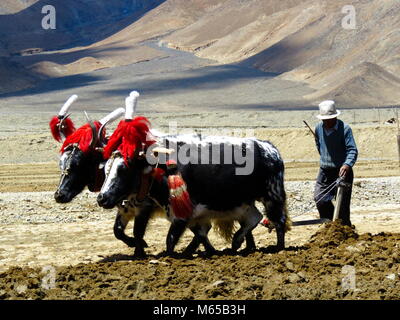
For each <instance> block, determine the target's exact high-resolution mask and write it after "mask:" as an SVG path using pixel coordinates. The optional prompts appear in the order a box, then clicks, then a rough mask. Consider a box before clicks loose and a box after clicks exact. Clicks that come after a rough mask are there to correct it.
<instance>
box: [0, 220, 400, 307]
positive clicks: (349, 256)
mask: <svg viewBox="0 0 400 320" xmlns="http://www.w3.org/2000/svg"><path fill="white" fill-rule="evenodd" d="M399 240H400V235H399V234H391V233H380V234H377V235H371V234H363V235H358V234H357V233H356V232H355V231H354V230H353V229H351V228H349V227H343V226H341V225H340V224H339V223H330V224H327V225H325V226H323V227H321V228H320V230H319V231H318V232H317V233H315V234H314V235H313V236H312V237H311V239H310V241H309V242H308V243H306V244H305V245H303V246H291V247H289V248H287V249H286V250H285V251H282V252H280V253H276V252H274V249H273V247H266V248H262V249H259V250H257V251H256V252H254V253H251V254H247V255H246V254H238V255H231V254H229V253H228V252H226V251H223V252H221V253H220V254H219V255H216V256H213V257H210V258H204V257H197V258H194V259H178V258H171V257H162V256H156V257H155V256H152V257H149V258H147V259H143V260H132V259H131V258H130V257H129V256H123V255H116V256H114V257H111V258H110V257H107V258H106V259H104V260H103V262H97V263H89V264H78V265H75V266H66V267H58V268H57V269H55V270H54V272H55V273H54V276H55V280H56V282H55V284H54V286H53V285H52V283H51V282H49V280H48V279H49V275H50V272H51V271H48V270H51V269H48V270H47V269H41V268H20V267H15V268H11V269H9V270H8V271H7V272H4V273H1V274H0V278H1V279H2V281H1V283H0V297H1V298H3V299H232V300H235V299H238V300H242V299H251V300H255V299H399V298H400V289H399V288H400V286H399V281H400V280H399V272H400V268H399V262H400V251H399V245H398V242H399ZM113 259H114V260H116V261H114V262H104V261H110V260H113ZM124 260H128V261H124ZM46 285H47V286H50V289H48V287H47V289H46Z"/></svg>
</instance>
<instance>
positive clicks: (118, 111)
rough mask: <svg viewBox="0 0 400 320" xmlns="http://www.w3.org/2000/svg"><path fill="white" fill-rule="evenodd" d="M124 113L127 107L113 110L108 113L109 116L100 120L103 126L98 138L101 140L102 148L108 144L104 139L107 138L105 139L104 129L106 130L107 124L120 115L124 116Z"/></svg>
mask: <svg viewBox="0 0 400 320" xmlns="http://www.w3.org/2000/svg"><path fill="white" fill-rule="evenodd" d="M124 113H125V109H124V108H122V107H121V108H118V109H116V110H114V111H113V112H111V113H110V114H108V115H107V116H105V117H104V118H103V119H101V120H100V123H101V127H100V129H99V133H98V135H97V139H98V141H99V142H100V144H101V146H102V148H104V147H105V146H106V144H107V141H103V140H105V139H103V131H104V129H105V127H106V125H108V124H109V123H111V122H113V121H115V120H116V119H118V118H119V117H120V116H122V115H123V114H124Z"/></svg>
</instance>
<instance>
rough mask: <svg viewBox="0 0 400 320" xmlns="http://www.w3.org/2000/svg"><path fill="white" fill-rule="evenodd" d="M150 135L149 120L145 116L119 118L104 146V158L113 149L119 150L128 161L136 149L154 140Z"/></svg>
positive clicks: (140, 148) (148, 144)
mask: <svg viewBox="0 0 400 320" xmlns="http://www.w3.org/2000/svg"><path fill="white" fill-rule="evenodd" d="M150 137H151V136H150V122H149V120H147V119H146V118H145V117H136V118H134V119H132V120H130V121H127V120H121V121H120V122H119V124H118V127H117V128H116V129H115V131H114V133H113V134H112V135H111V137H110V139H109V140H108V143H107V146H106V147H105V148H104V158H105V159H108V158H109V157H110V156H111V154H112V153H113V152H114V151H115V150H119V151H120V152H121V154H122V156H123V158H124V159H125V162H126V163H128V159H132V158H133V157H134V156H135V152H136V151H141V150H142V149H143V147H148V146H150V145H152V144H153V143H154V142H155V140H153V139H151V138H150Z"/></svg>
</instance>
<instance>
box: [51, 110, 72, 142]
mask: <svg viewBox="0 0 400 320" xmlns="http://www.w3.org/2000/svg"><path fill="white" fill-rule="evenodd" d="M60 121H61V119H60V118H58V117H57V116H54V117H53V118H51V120H50V123H49V126H50V131H51V134H52V136H53V138H54V139H55V140H56V141H58V142H61V136H60V128H59V125H60ZM63 132H64V135H65V136H66V137H68V136H69V135H71V134H72V133H74V132H75V126H74V123H73V122H72V120H71V119H70V118H66V119H65V120H64V122H63Z"/></svg>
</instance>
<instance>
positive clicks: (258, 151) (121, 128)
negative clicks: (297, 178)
mask: <svg viewBox="0 0 400 320" xmlns="http://www.w3.org/2000/svg"><path fill="white" fill-rule="evenodd" d="M137 96H138V94H137ZM137 96H136V98H137ZM132 105H134V104H132ZM127 112H128V111H127ZM133 113H134V111H131V112H130V113H129V115H128V116H126V119H125V120H123V121H121V122H120V124H119V125H118V127H117V129H116V130H115V131H114V133H113V135H112V136H111V138H110V140H109V142H108V144H107V146H106V148H105V152H104V156H105V158H108V159H109V160H108V161H107V163H106V168H105V172H106V179H105V182H104V184H103V187H102V189H101V191H100V193H99V195H98V198H97V200H98V203H99V205H100V206H102V207H104V208H112V207H114V206H116V205H119V204H120V203H121V201H123V199H128V201H125V203H124V204H123V205H121V206H120V208H119V218H118V217H117V219H119V220H120V224H119V227H120V228H121V229H124V228H125V226H126V224H127V223H128V221H129V220H130V219H132V218H135V225H134V237H135V242H136V251H135V255H144V246H145V242H144V240H143V236H144V233H145V228H146V226H147V223H148V220H149V219H150V218H151V217H152V216H154V213H155V212H156V211H158V210H162V211H164V212H165V214H166V215H167V217H168V219H169V220H170V221H171V226H170V229H169V232H168V235H167V254H172V253H173V251H174V248H175V245H176V244H177V242H178V240H179V238H180V236H181V235H182V233H183V231H184V230H185V228H186V227H189V228H190V229H191V230H192V232H193V233H194V235H195V236H194V238H193V240H192V242H191V243H190V244H189V246H188V247H187V248H186V250H185V253H187V254H191V253H192V252H194V251H195V250H196V249H197V247H198V245H199V244H200V243H202V244H203V245H204V247H205V249H206V251H207V252H208V253H212V252H214V248H213V247H212V245H211V244H210V243H209V241H208V238H207V233H208V231H209V230H210V228H211V221H213V222H214V223H216V224H217V226H218V227H219V228H220V229H221V231H222V232H223V233H224V235H225V238H229V237H231V235H232V230H233V222H234V221H238V222H239V224H240V229H239V230H238V231H237V232H236V233H235V234H234V235H233V239H232V249H233V250H237V249H239V248H240V246H241V244H242V243H243V241H244V240H245V239H246V242H247V247H246V249H254V248H255V243H254V239H253V236H252V233H251V231H252V230H253V229H254V228H255V227H256V226H257V224H258V222H259V221H260V220H261V218H262V214H261V213H260V212H259V210H258V209H257V208H256V206H255V201H261V202H262V203H263V205H264V207H265V210H266V214H267V217H268V218H269V220H270V221H271V222H272V223H273V225H274V226H275V228H276V232H277V248H278V249H283V248H284V244H285V242H284V238H285V232H286V231H287V230H288V229H289V226H290V221H289V218H288V216H287V211H286V194H285V190H284V183H283V175H284V164H283V161H282V158H281V157H280V154H279V152H278V150H277V149H276V148H275V147H274V146H273V145H272V144H271V143H269V142H267V141H260V140H257V139H255V138H231V137H200V136H195V135H194V136H188V135H187V136H182V135H180V136H164V137H162V138H158V139H154V137H153V138H152V137H151V135H150V134H149V123H148V121H147V120H146V119H145V118H143V117H137V118H135V119H132V118H133ZM149 137H150V138H149ZM160 146H161V148H160ZM171 148H172V149H174V150H175V153H170V151H171ZM230 150H231V151H230ZM232 150H233V152H232ZM154 153H155V154H156V155H157V156H156V157H154V156H153V154H154ZM168 153H170V154H168ZM174 155H175V156H174ZM162 158H163V159H162ZM172 158H175V159H173V160H172V161H171V159H172ZM243 158H246V160H248V161H250V162H252V164H253V165H252V166H250V167H251V168H250V169H251V170H247V171H248V172H244V171H246V167H247V164H248V163H244V162H243V161H242V160H243ZM247 169H249V168H247Z"/></svg>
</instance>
